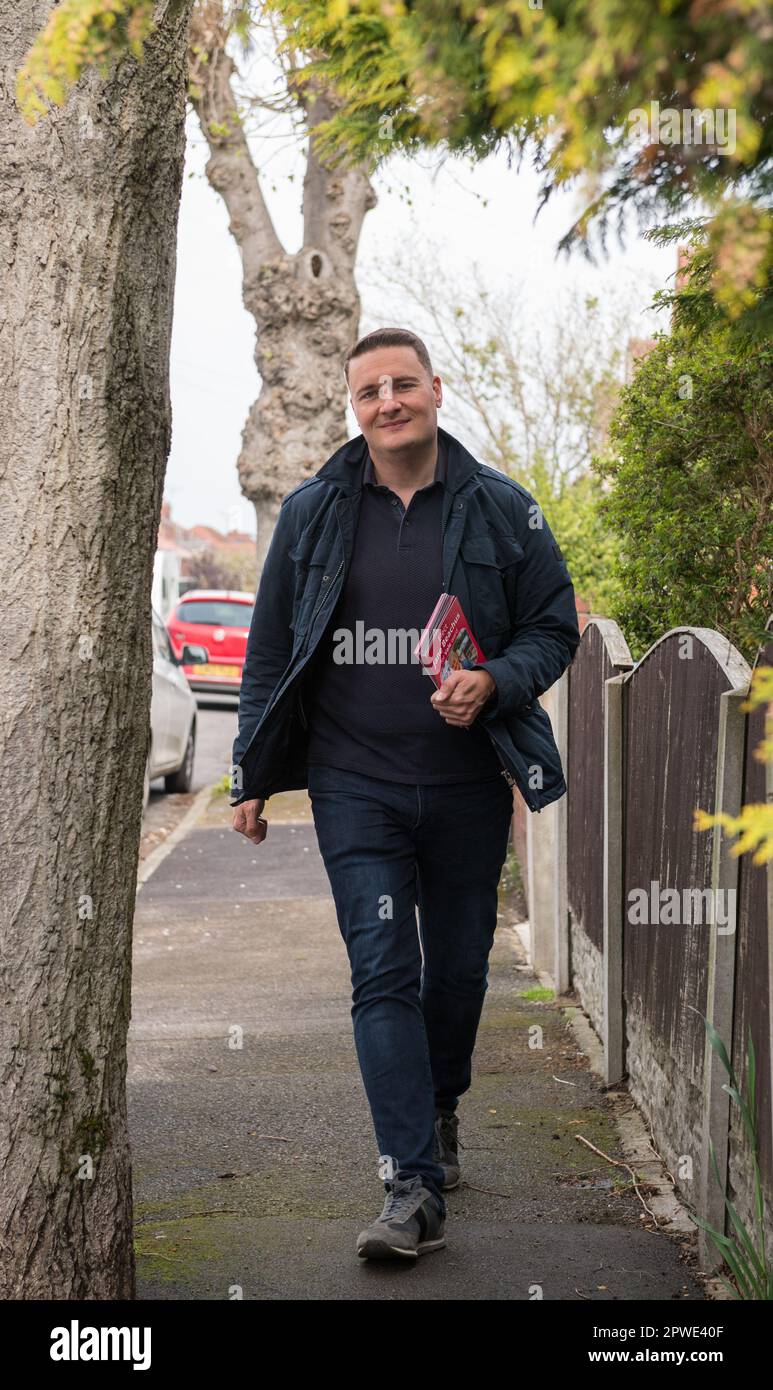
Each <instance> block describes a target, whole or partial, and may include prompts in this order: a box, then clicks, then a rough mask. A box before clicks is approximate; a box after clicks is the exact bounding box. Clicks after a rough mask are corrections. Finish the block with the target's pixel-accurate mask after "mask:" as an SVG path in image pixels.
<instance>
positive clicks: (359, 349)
mask: <svg viewBox="0 0 773 1390" xmlns="http://www.w3.org/2000/svg"><path fill="white" fill-rule="evenodd" d="M383 347H410V348H413V350H414V352H415V353H416V356H417V357H418V359H419V361H420V362H421V365H422V367H423V368H424V370H425V371H426V372H427V373H428V375H429V376H430V377H432V376H434V372H433V370H432V363H431V362H430V358H429V353H428V352H427V349H426V347H425V346H424V343H423V342H422V341H421V338H419V337H417V335H416V334H415V333H411V331H410V329H409V328H376V329H375V330H374V332H373V333H366V334H365V337H364V338H360V340H359V342H357V343H355V344H354V347H351V348H349V351H348V352H347V354H346V358H345V360H344V376H345V377H346V382H347V385H348V384H349V363H350V362H351V360H352V358H353V357H362V355H363V354H364V353H366V352H373V351H374V350H375V349H376V348H383Z"/></svg>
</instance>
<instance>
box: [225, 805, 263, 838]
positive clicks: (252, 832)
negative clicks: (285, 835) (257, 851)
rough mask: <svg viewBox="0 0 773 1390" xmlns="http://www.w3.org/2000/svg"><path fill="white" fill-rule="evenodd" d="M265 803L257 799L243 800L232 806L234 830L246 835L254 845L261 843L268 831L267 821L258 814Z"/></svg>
mask: <svg viewBox="0 0 773 1390" xmlns="http://www.w3.org/2000/svg"><path fill="white" fill-rule="evenodd" d="M265 804H266V803H265V800H263V801H261V800H260V799H258V800H256V801H243V802H242V804H241V806H234V823H233V828H234V830H238V831H239V833H240V834H241V835H246V836H247V839H248V840H252V843H253V844H254V845H260V844H262V842H263V841H264V840H265V838H266V835H267V833H268V823H267V822H266V821H265V820H264V819H263V817H262V816H261V814H260V813H261V811H262V810H263V807H264V806H265Z"/></svg>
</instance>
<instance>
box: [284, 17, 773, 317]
mask: <svg viewBox="0 0 773 1390" xmlns="http://www.w3.org/2000/svg"><path fill="white" fill-rule="evenodd" d="M268 7H269V8H270V9H274V10H276V11H278V12H279V13H280V14H281V15H282V17H283V19H284V21H285V24H286V26H287V29H288V37H287V39H286V41H285V44H284V47H286V48H289V49H292V50H296V51H301V52H303V53H305V54H306V55H309V56H310V59H311V61H310V62H309V63H308V65H307V66H306V67H305V68H304V69H303V71H302V73H301V80H310V79H311V78H316V79H321V80H322V81H324V82H327V83H329V84H330V85H331V86H333V87H334V88H335V89H336V92H337V94H338V97H339V98H340V106H339V109H337V110H336V112H335V114H334V115H333V116H332V118H331V119H329V120H327V121H325V122H321V123H320V124H319V125H318V126H317V127H315V134H316V136H317V138H318V141H319V149H320V151H322V152H323V153H324V154H326V155H327V156H328V157H330V158H331V159H332V160H337V159H342V158H343V159H352V158H353V159H363V160H366V161H369V162H371V163H372V164H374V165H375V164H377V163H378V162H379V161H380V160H382V159H384V158H386V157H387V156H388V155H389V154H391V153H392V152H393V151H394V150H396V149H400V150H402V151H403V152H408V153H410V152H413V151H415V150H417V149H419V148H421V147H422V146H425V145H441V144H442V145H444V146H445V147H446V148H448V149H450V150H452V151H457V152H459V153H463V154H467V155H470V156H472V157H473V158H475V159H480V158H483V157H485V156H486V155H487V154H489V153H491V151H492V150H494V149H496V148H498V147H500V146H502V147H504V148H506V150H507V151H508V154H509V155H510V156H512V155H518V156H519V157H520V156H521V155H523V154H524V153H528V154H529V155H530V156H531V157H533V159H534V161H535V164H536V167H537V168H538V170H539V171H540V173H541V175H542V179H543V185H542V193H543V200H544V199H547V198H548V197H549V196H550V195H551V194H552V193H553V192H554V191H555V190H556V189H557V188H559V187H561V186H564V185H567V184H570V183H573V182H574V181H576V180H579V179H581V180H582V183H583V193H584V195H585V196H586V197H587V203H586V206H585V208H584V211H583V212H582V214H581V215H580V217H579V218H578V219H577V220H576V222H575V223H574V225H573V226H572V227H571V228H570V230H569V231H568V233H567V235H566V236H565V238H564V239H563V241H562V243H561V244H562V246H565V247H566V246H569V245H571V244H572V243H574V242H580V243H581V244H585V245H587V239H588V233H589V230H590V228H591V226H594V227H596V228H598V230H599V231H600V233H601V236H602V240H603V238H604V235H605V232H606V228H607V225H608V223H609V222H610V221H614V222H615V224H616V225H617V227H618V229H621V228H622V225H623V220H624V217H625V214H626V211H627V209H628V207H629V206H631V207H633V208H634V209H635V211H636V212H637V213H638V215H639V218H640V220H641V223H642V225H646V224H648V223H649V224H652V223H654V222H656V221H658V220H663V215H664V213H666V214H671V213H673V212H674V211H676V210H677V209H681V208H684V207H686V206H688V205H689V204H690V203H691V202H692V201H693V200H695V199H701V200H703V201H704V203H705V204H707V205H708V206H709V207H710V208H711V210H712V212H713V213H714V214H716V217H715V226H714V233H715V236H716V239H717V250H718V251H720V250H721V257H720V259H722V260H723V262H724V274H725V280H726V285H725V300H724V303H725V308H726V310H727V312H728V313H730V314H731V316H732V315H736V314H738V313H740V312H741V311H742V310H743V309H744V307H745V305H744V293H745V287H746V285H747V283H748V277H749V276H751V280H752V281H753V282H755V283H758V281H757V280H756V277H758V276H759V274H760V273H764V269H765V266H769V265H770V261H771V225H770V218H769V216H768V214H767V213H766V211H765V204H766V199H767V197H768V196H769V194H770V192H771V186H772V185H773V123H771V121H770V120H769V110H768V101H769V94H768V92H767V91H766V82H768V81H769V73H770V68H771V54H772V53H773V26H772V25H771V24H770V21H769V9H768V4H767V0H723V3H722V4H694V3H692V0H549V3H547V4H545V6H544V8H532V7H531V6H530V5H529V4H527V3H526V0H523V3H518V4H513V3H512V0H495V3H490V4H486V5H481V4H479V3H477V2H476V0H443V2H442V4H441V3H440V0H412V3H406V0H388V3H385V0H268ZM652 102H657V103H658V107H657V111H656V112H653V108H652V107H651V103H652ZM670 111H673V112H674V113H675V120H676V124H675V125H669V124H668V123H666V124H665V125H664V124H663V122H662V121H660V120H659V119H658V117H659V115H660V114H661V113H665V112H670ZM693 111H695V112H701V111H711V112H717V111H719V112H721V113H725V114H724V116H723V117H722V119H723V120H725V121H727V123H728V124H727V125H726V127H725V128H724V130H722V129H720V127H718V126H716V125H715V126H714V128H713V130H711V129H709V127H708V123H707V124H706V126H704V127H702V128H699V129H698V130H697V138H696V131H695V128H694V127H693V128H692V129H689V128H687V126H686V124H685V121H684V120H683V119H682V113H685V112H693ZM731 113H732V120H733V122H734V135H733V134H732V131H731V127H730V124H729V122H730V118H731ZM645 118H646V119H645ZM732 190H736V191H737V193H738V197H737V198H736V199H731V200H728V198H727V194H728V192H730V191H732Z"/></svg>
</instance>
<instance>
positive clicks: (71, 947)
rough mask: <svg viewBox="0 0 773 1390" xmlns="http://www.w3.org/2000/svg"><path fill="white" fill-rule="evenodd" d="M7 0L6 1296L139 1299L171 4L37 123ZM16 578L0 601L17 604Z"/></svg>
mask: <svg viewBox="0 0 773 1390" xmlns="http://www.w3.org/2000/svg"><path fill="white" fill-rule="evenodd" d="M49 8H50V0H27V3H26V4H24V5H19V4H18V0H0V36H1V37H2V63H3V74H2V82H1V83H0V120H1V122H2V125H1V127H0V141H1V142H2V150H0V165H1V167H2V171H3V172H2V175H1V176H0V177H1V178H2V186H1V188H0V218H1V219H2V221H1V222H0V266H1V267H2V275H3V283H2V312H1V313H0V362H2V385H3V402H2V410H1V411H0V488H1V489H2V495H3V506H2V530H1V531H0V551H1V552H2V573H3V576H4V581H3V582H4V585H5V604H4V608H5V619H4V622H3V637H4V640H5V642H6V653H5V658H4V660H3V662H2V671H1V672H0V685H1V693H0V699H1V700H2V712H3V722H2V735H1V738H2V757H3V761H2V791H3V795H2V799H1V801H0V841H1V842H2V846H3V853H2V858H1V859H0V903H1V904H2V906H1V907H0V912H1V913H2V936H1V939H0V953H1V958H0V1297H2V1298H3V1299H9V1298H28V1299H30V1298H31V1299H45V1298H55V1299H65V1298H68V1299H69V1298H88V1299H109V1298H121V1299H126V1298H132V1297H133V1295H134V1256H133V1246H132V1200H131V1162H130V1153H129V1144H128V1136H127V1125H126V1096H125V1079H126V1035H127V1030H128V1025H129V1015H130V984H131V941H132V917H133V909H134V897H135V891H136V877H137V859H138V846H139V837H140V828H141V819H142V808H141V800H142V782H143V773H144V767H145V756H146V748H147V739H148V727H149V704H150V690H151V670H152V652H151V626H150V592H151V578H152V567H153V555H154V551H155V548H156V534H157V527H158V519H159V511H160V505H161V495H162V489H163V479H164V470H165V465H166V458H167V453H168V449H169V436H170V406H169V389H168V359H169V339H170V329H171V317H172V292H173V283H174V273H175V237H176V222H177V213H178V205H179V196H180V185H181V178H182V165H183V151H184V116H185V78H186V69H185V53H186V43H187V25H188V18H189V14H188V10H189V3H188V0H159V3H158V4H157V7H156V19H157V23H158V27H157V29H156V32H155V33H154V35H153V36H152V37H151V38H150V40H149V41H148V43H147V45H146V48H145V54H144V59H143V61H142V62H137V61H135V60H134V59H133V58H127V59H125V60H123V61H122V62H121V63H120V65H119V66H118V67H117V68H116V69H115V71H114V73H113V74H112V75H111V76H110V77H109V78H108V79H107V80H105V79H101V80H100V79H99V78H98V77H97V76H96V75H95V74H93V73H90V74H88V75H87V76H85V77H84V78H83V79H82V80H81V81H80V83H79V84H78V87H77V88H76V89H75V91H74V92H73V93H72V94H71V96H70V98H69V100H68V101H67V103H66V105H65V106H64V107H62V108H61V109H59V110H56V111H54V112H53V113H52V114H51V115H49V116H47V117H45V118H43V119H42V120H41V121H40V122H39V123H38V124H37V125H36V126H35V127H33V128H31V127H29V126H28V125H26V124H25V122H24V121H23V120H22V118H21V117H20V115H19V113H18V111H17V109H16V107H15V104H14V99H13V93H14V88H15V75H16V71H17V69H18V67H19V66H20V64H21V62H22V60H23V58H24V55H25V52H26V50H27V48H28V47H29V45H30V43H31V42H32V40H33V38H34V36H35V34H36V32H37V30H38V29H39V28H40V27H41V26H42V25H43V23H44V22H45V20H46V17H47V14H48V11H49ZM9 593H10V596H9Z"/></svg>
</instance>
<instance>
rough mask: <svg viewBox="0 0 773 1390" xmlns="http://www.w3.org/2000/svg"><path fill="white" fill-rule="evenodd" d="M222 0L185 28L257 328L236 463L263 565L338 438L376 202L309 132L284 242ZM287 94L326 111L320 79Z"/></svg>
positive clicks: (312, 118) (194, 92)
mask: <svg viewBox="0 0 773 1390" xmlns="http://www.w3.org/2000/svg"><path fill="white" fill-rule="evenodd" d="M227 39H228V28H227V22H226V20H225V19H224V17H223V10H222V5H221V3H220V0H208V3H205V4H200V5H199V6H197V8H196V11H195V13H194V20H193V25H192V29H191V76H192V88H191V100H192V102H193V106H194V108H195V110H196V114H197V115H198V117H199V121H200V123H201V128H202V131H203V132H204V135H205V137H206V140H207V143H208V145H209V149H210V158H209V160H208V163H207V176H208V178H209V180H210V183H211V184H212V187H213V188H214V189H215V191H216V192H218V193H219V194H220V195H221V197H222V198H223V201H224V202H225V205H226V208H227V210H228V215H229V223H230V229H231V233H232V235H233V237H234V239H235V241H236V243H237V246H238V247H239V251H240V253H241V258H242V268H243V288H242V293H243V299H244V304H245V307H246V308H247V309H248V311H249V312H250V313H251V314H252V316H253V318H254V320H255V325H256V330H257V332H256V339H255V362H256V365H257V368H258V371H259V373H260V377H261V382H262V385H261V390H260V394H259V396H258V398H257V400H256V401H255V402H254V403H253V405H252V407H251V409H250V412H249V416H248V418H247V421H246V424H245V426H244V430H243V433H242V447H241V451H240V454H239V460H238V470H239V480H240V482H241V486H242V491H243V492H244V494H245V496H247V497H249V498H250V500H251V501H252V502H253V503H254V505H255V510H256V514H257V529H258V540H257V546H258V573H260V570H261V568H262V565H263V560H264V558H265V554H266V551H267V549H268V546H269V544H270V541H271V536H272V534H273V529H274V522H275V520H276V516H277V513H278V511H279V506H280V503H281V500H282V498H283V497H284V495H285V494H286V493H287V492H289V491H290V489H291V488H293V487H295V486H296V484H297V483H299V482H301V481H302V480H303V479H304V478H306V477H309V476H310V475H311V474H312V473H315V472H316V471H317V469H318V468H320V467H321V465H322V464H323V463H324V462H325V459H326V458H328V457H329V455H330V454H331V453H332V452H333V451H334V450H335V449H337V448H338V447H339V446H340V445H341V444H343V443H344V442H345V440H346V437H347V431H346V381H345V378H344V375H343V358H344V356H345V353H346V351H347V349H348V348H349V347H350V346H351V345H352V343H354V341H355V339H356V337H357V332H358V325H359V319H360V298H359V294H358V292H357V286H356V282H355V278H354V266H355V260H356V256H357V246H358V242H359V238H360V232H361V229H362V223H363V220H364V217H365V214H366V213H367V212H368V210H369V209H370V208H372V207H375V205H376V195H375V193H374V191H373V188H372V186H371V184H370V182H369V180H368V177H367V175H366V173H365V170H364V168H363V167H360V166H356V167H353V168H348V169H343V168H340V167H339V168H338V169H336V170H330V169H326V168H325V167H324V166H323V165H322V164H321V163H320V161H319V159H318V157H317V152H316V149H315V141H314V140H312V139H309V149H308V155H307V161H306V171H305V177H304V191H303V228H304V234H303V246H302V247H301V249H300V250H299V251H298V252H296V253H295V254H294V255H291V254H290V253H288V252H287V251H285V250H284V248H283V246H282V243H281V241H280V239H279V237H278V236H277V233H276V231H275V229H274V226H273V222H272V220H271V216H270V213H269V210H268V207H267V205H266V202H265V199H264V197H263V194H262V191H261V187H260V181H259V175H258V170H257V169H256V167H255V163H254V161H253V158H252V155H251V153H250V149H249V146H248V143H247V140H246V138H245V134H244V129H243V125H242V122H241V119H240V115H239V109H238V104H237V100H236V96H235V94H234V90H233V86H232V77H233V74H234V71H235V69H234V63H233V61H232V59H231V58H230V56H229V55H228V53H227V52H226V42H227ZM288 85H289V94H290V98H291V100H293V101H295V102H296V103H297V104H298V105H299V106H300V107H301V109H302V111H303V114H304V117H305V124H306V128H307V129H309V128H311V127H312V126H314V125H316V124H317V123H318V122H320V121H322V120H325V119H326V118H327V117H328V116H329V115H332V112H333V105H332V100H333V99H332V97H331V95H330V94H329V93H328V92H326V91H325V90H324V89H320V88H319V86H318V85H311V84H310V85H309V86H308V87H300V86H296V84H294V83H293V82H292V74H290V81H289V84H288Z"/></svg>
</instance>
